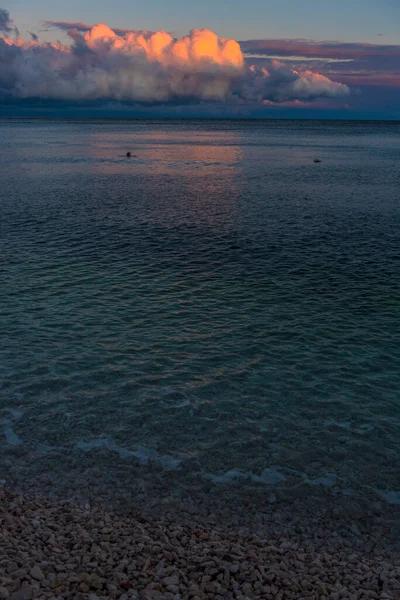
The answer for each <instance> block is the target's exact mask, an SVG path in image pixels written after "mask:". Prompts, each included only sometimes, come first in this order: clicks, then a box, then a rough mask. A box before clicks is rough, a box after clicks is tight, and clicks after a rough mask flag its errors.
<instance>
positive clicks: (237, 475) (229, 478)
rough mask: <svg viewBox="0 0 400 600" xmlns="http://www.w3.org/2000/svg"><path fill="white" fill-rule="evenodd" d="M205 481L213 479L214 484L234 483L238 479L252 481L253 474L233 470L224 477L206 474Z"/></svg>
mask: <svg viewBox="0 0 400 600" xmlns="http://www.w3.org/2000/svg"><path fill="white" fill-rule="evenodd" d="M204 478H205V479H211V481H213V482H214V483H232V482H233V481H235V480H238V479H250V478H251V473H246V471H240V470H239V469H232V470H231V471H228V472H227V473H225V474H224V475H214V474H213V473H206V474H205V475H204Z"/></svg>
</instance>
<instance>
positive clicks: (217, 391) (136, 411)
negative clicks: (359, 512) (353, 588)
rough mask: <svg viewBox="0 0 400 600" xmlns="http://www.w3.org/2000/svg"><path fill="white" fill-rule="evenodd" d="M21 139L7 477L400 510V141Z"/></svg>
mask: <svg viewBox="0 0 400 600" xmlns="http://www.w3.org/2000/svg"><path fill="white" fill-rule="evenodd" d="M0 130H1V138H2V140H3V141H2V145H1V148H0V164H1V173H2V177H1V192H0V198H1V199H0V209H1V220H0V264H1V271H0V272H1V295H0V334H1V345H0V373H1V386H2V387H1V390H0V397H1V403H0V420H1V423H0V433H1V435H0V456H1V463H0V465H2V467H1V468H2V473H4V478H5V479H7V481H10V482H12V483H13V484H14V485H17V486H20V487H23V488H29V487H31V486H32V487H34V488H35V489H39V490H42V491H46V492H48V491H49V490H51V491H52V492H54V493H57V492H59V493H60V494H61V493H62V494H67V495H74V494H78V495H81V496H82V497H85V494H86V495H90V491H91V492H92V495H93V494H94V495H96V496H97V497H98V498H102V497H104V498H107V501H110V498H111V499H112V498H114V499H115V497H116V496H118V498H119V499H121V494H122V491H121V489H120V488H123V490H124V493H125V494H128V497H127V499H126V502H128V501H129V498H131V499H132V498H136V497H140V498H141V499H142V500H144V501H148V500H149V499H150V498H153V497H154V496H157V497H158V498H160V497H164V496H165V497H175V498H176V497H179V498H181V499H183V500H185V501H188V502H190V501H191V499H192V498H194V497H197V495H199V494H200V495H203V497H204V498H206V494H211V493H217V494H219V493H222V491H223V493H226V490H227V489H229V490H230V491H229V494H231V496H234V495H235V494H236V493H237V494H239V493H240V492H241V491H242V490H243V489H246V490H248V493H249V494H250V496H251V494H252V493H253V491H254V490H255V489H257V490H258V493H260V490H262V492H261V493H262V494H265V495H269V494H271V492H274V494H276V495H277V497H278V498H279V494H280V493H282V494H283V493H284V494H286V496H285V497H290V494H291V493H293V494H295V493H297V492H296V490H299V489H300V488H301V489H302V490H303V491H304V490H306V492H305V494H306V496H307V497H310V498H312V497H313V495H314V494H317V493H319V492H320V490H321V489H323V490H324V493H325V494H327V495H328V496H329V498H330V499H333V500H334V501H337V502H340V501H341V499H342V497H346V498H349V497H350V498H354V502H357V501H358V500H360V501H361V499H363V500H364V499H365V498H367V499H368V501H370V502H371V503H376V502H381V503H383V504H389V505H391V506H393V507H395V505H396V504H399V503H400V471H399V469H398V461H399V454H400V402H399V385H400V363H399V359H400V330H399V320H400V316H399V315H400V312H399V311H400V267H399V258H400V202H399V201H400V197H399V189H400V168H399V165H398V155H399V150H400V125H397V124H394V123H390V124H384V123H380V124H375V123H340V122H338V123H334V122H290V121H286V122H280V121H269V122H267V121H265V122H251V121H248V122H241V121H237V122H236V121H198V122H196V121H194V122H189V121H187V122H180V121H90V120H86V121H81V122H78V121H40V120H39V121H34V120H32V121H29V120H14V121H0ZM127 150H130V151H131V152H132V154H133V155H135V156H133V157H132V158H131V159H127V158H126V156H125V154H126V151H127ZM316 157H318V158H321V159H322V163H320V164H314V162H313V159H314V158H316ZM0 475H1V473H0ZM116 490H119V491H118V493H116ZM221 490H222V491H221ZM252 490H253V491H252ZM78 492H79V493H78ZM111 501H112V500H111Z"/></svg>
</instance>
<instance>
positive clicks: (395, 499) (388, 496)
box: [372, 488, 400, 504]
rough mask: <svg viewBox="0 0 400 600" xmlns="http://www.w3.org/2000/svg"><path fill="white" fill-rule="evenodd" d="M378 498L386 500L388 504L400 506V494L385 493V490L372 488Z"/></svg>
mask: <svg viewBox="0 0 400 600" xmlns="http://www.w3.org/2000/svg"><path fill="white" fill-rule="evenodd" d="M372 489H373V490H374V492H375V493H376V494H378V496H380V497H381V498H383V499H384V500H386V502H387V503H388V504H400V492H393V491H389V492H385V490H379V489H378V488H372Z"/></svg>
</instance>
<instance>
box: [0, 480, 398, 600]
mask: <svg viewBox="0 0 400 600" xmlns="http://www.w3.org/2000/svg"><path fill="white" fill-rule="evenodd" d="M0 530H1V537H0V598H1V599H8V598H10V599H11V600H44V599H54V600H67V599H76V600H106V599H117V598H118V599H120V600H139V599H140V600H153V599H154V600H162V599H165V600H181V599H182V600H184V599H191V600H203V599H204V600H205V599H208V598H209V599H215V600H224V599H234V598H235V599H236V598H237V599H242V600H252V599H258V598H263V599H265V600H272V599H276V600H285V599H288V600H289V599H292V600H302V599H306V598H307V599H308V598H310V599H314V600H317V599H319V600H341V599H348V600H364V599H365V600H367V599H380V600H398V599H399V598H400V555H399V554H398V553H396V552H395V551H394V550H393V548H390V547H389V546H388V547H387V552H385V551H384V550H383V549H382V546H381V545H380V544H379V543H378V540H377V539H375V537H376V535H377V532H375V531H371V532H368V533H362V532H360V531H356V530H355V531H353V532H352V536H353V537H345V536H344V537H341V536H338V535H336V536H334V537H330V534H331V533H332V532H329V531H328V528H327V529H326V530H324V529H323V528H322V529H321V527H316V528H315V529H314V531H310V530H305V529H303V530H302V528H299V527H297V528H292V529H289V530H288V531H287V532H286V534H282V535H280V536H276V537H272V536H257V535H254V534H252V533H250V532H248V533H246V532H244V531H240V532H239V531H234V530H229V529H227V530H225V531H222V530H220V529H218V530H217V529H216V528H213V527H210V526H207V525H206V524H203V525H199V524H195V523H192V524H189V523H186V524H182V523H181V524H180V523H179V522H177V521H175V522H173V521H170V520H168V519H167V518H158V517H157V518H151V517H149V516H147V515H144V514H142V515H140V514H139V513H136V514H135V515H133V514H131V515H128V514H125V515H124V514H120V513H115V512H110V511H107V510H105V509H103V508H101V507H98V506H94V505H89V504H86V505H78V504H72V503H69V502H63V501H56V500H53V499H45V498H40V497H26V496H25V497H24V496H22V495H18V494H14V493H11V492H9V491H7V490H4V491H1V492H0Z"/></svg>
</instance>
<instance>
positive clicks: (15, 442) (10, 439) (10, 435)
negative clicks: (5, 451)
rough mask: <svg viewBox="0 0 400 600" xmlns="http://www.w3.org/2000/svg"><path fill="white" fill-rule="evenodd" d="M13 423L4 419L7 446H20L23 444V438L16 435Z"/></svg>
mask: <svg viewBox="0 0 400 600" xmlns="http://www.w3.org/2000/svg"><path fill="white" fill-rule="evenodd" d="M11 424H12V421H10V420H9V419H4V421H3V433H4V436H5V438H6V441H7V444H10V445H11V446H20V445H21V444H22V440H21V438H20V437H19V436H18V435H17V434H16V433H15V431H14V430H13V428H12V426H11Z"/></svg>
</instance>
